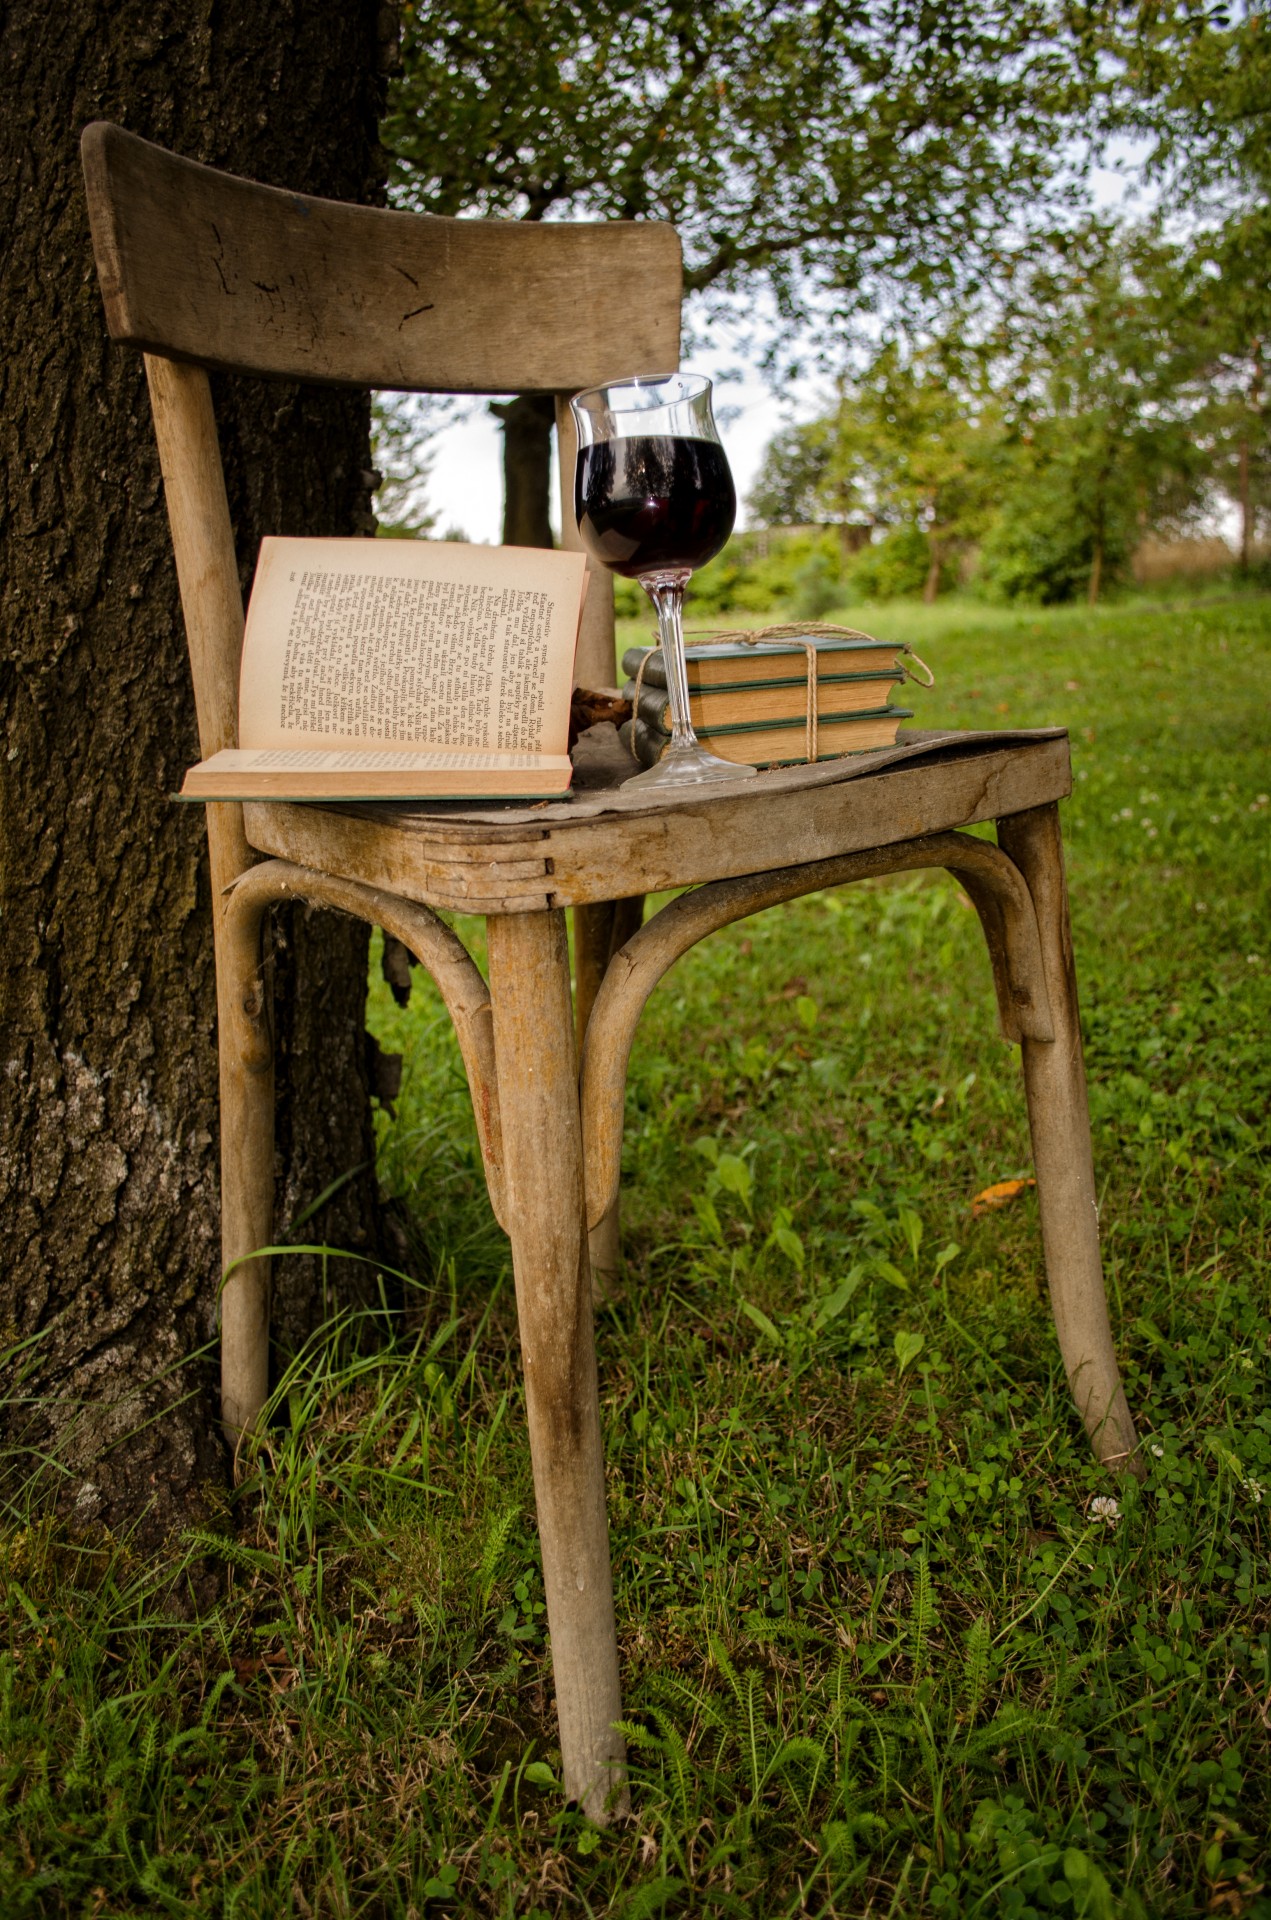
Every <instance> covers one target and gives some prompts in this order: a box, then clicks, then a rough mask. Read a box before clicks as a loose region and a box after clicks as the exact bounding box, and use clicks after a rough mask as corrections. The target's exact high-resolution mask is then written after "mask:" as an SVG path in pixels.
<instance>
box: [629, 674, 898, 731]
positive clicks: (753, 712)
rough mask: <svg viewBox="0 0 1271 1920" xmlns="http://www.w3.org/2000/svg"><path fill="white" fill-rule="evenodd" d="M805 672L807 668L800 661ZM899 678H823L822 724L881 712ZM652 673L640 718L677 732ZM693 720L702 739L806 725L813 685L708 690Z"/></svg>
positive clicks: (694, 706) (694, 702)
mask: <svg viewBox="0 0 1271 1920" xmlns="http://www.w3.org/2000/svg"><path fill="white" fill-rule="evenodd" d="M799 664H800V665H801V666H803V665H805V664H806V663H805V662H804V661H803V660H802V659H800V662H799ZM901 677H902V676H901V675H900V674H899V673H889V672H883V673H840V674H826V673H819V672H818V674H817V679H816V702H817V716H818V719H819V720H824V721H828V720H830V719H833V718H837V717H840V716H842V715H843V714H848V713H869V712H876V711H877V710H878V709H879V708H880V707H883V706H885V705H886V704H887V701H888V700H889V699H890V698H891V689H892V688H893V687H894V686H895V685H896V684H897V682H898V681H899V680H900V679H901ZM650 678H651V675H650V674H649V673H648V671H647V670H646V673H645V676H644V685H643V686H642V687H641V688H640V697H639V701H638V703H637V705H636V711H637V717H638V718H639V719H641V720H643V721H645V723H646V724H647V725H648V726H651V727H660V728H661V729H662V731H663V732H664V733H669V732H670V731H671V703H670V700H669V699H668V698H667V693H666V688H665V687H662V686H650V685H649V681H650ZM622 691H623V694H624V695H625V696H626V698H627V699H628V700H630V701H632V702H635V701H636V683H635V681H634V680H628V681H627V684H626V686H625V687H624V688H623V689H622ZM688 708H689V718H690V719H691V720H692V722H693V727H694V730H695V731H696V732H698V733H701V732H702V730H703V729H704V728H705V729H707V730H709V729H712V728H717V727H743V726H745V727H753V726H759V725H762V724H765V723H766V722H768V721H781V720H789V721H796V720H797V721H799V722H800V723H802V722H804V721H805V720H806V717H807V710H808V681H807V674H806V673H804V674H803V675H802V676H801V678H799V679H798V680H755V681H752V682H751V683H750V685H749V686H743V687H706V688H703V689H702V691H701V692H700V693H694V692H693V691H692V688H691V686H690V690H689V696H688Z"/></svg>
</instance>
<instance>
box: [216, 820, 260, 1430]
mask: <svg viewBox="0 0 1271 1920" xmlns="http://www.w3.org/2000/svg"><path fill="white" fill-rule="evenodd" d="M236 811H237V810H236ZM213 839H214V840H215V834H213ZM216 864H217V863H216V861H215V859H214V860H213V870H214V871H215V868H216ZM218 909H219V910H218V913H217V920H216V1000H217V1013H218V1017H219V1026H220V1069H221V1259H222V1272H223V1274H224V1275H225V1276H226V1277H225V1279H224V1281H223V1283H222V1289H221V1419H222V1423H223V1425H224V1429H225V1437H226V1439H227V1440H228V1442H229V1444H230V1446H231V1447H232V1448H233V1449H234V1450H235V1454H236V1455H237V1449H238V1446H239V1443H240V1441H241V1440H242V1438H243V1436H244V1435H245V1434H248V1433H250V1432H251V1431H252V1429H253V1428H254V1427H255V1425H256V1422H257V1421H258V1419H259V1418H260V1414H261V1410H262V1409H263V1407H264V1405H265V1402H266V1400H267V1399H268V1397H269V1293H270V1263H269V1259H268V1257H267V1256H261V1255H257V1257H256V1258H255V1259H252V1258H250V1257H249V1256H250V1255H252V1254H255V1253H256V1249H257V1248H258V1247H267V1246H269V1245H270V1243H271V1241H272V1239H273V1223H274V1039H273V1022H272V1017H271V1016H272V1007H271V1004H270V990H269V973H268V969H267V968H266V966H265V941H266V939H267V937H268V904H267V902H266V901H264V900H262V901H261V902H260V903H259V904H258V905H255V906H254V910H253V911H250V912H242V911H241V910H240V911H235V912H233V913H230V912H229V911H228V910H227V904H226V903H225V902H224V901H223V899H222V897H221V896H219V895H218Z"/></svg>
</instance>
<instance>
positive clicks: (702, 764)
mask: <svg viewBox="0 0 1271 1920" xmlns="http://www.w3.org/2000/svg"><path fill="white" fill-rule="evenodd" d="M758 771H759V769H758V768H757V767H743V766H738V764H737V762H736V761H735V760H721V759H719V758H718V756H717V755H716V754H713V753H707V751H706V749H705V747H699V746H698V745H697V743H696V741H694V742H693V743H692V745H687V744H686V745H684V746H680V747H675V746H672V747H668V748H667V750H666V752H665V753H664V754H663V755H662V758H661V759H660V760H659V761H657V762H656V764H655V765H653V766H651V767H649V768H648V769H647V771H646V772H644V773H637V774H633V775H632V777H631V779H630V780H624V781H623V783H622V790H623V792H624V793H629V792H630V791H631V789H632V788H633V787H639V788H640V789H641V791H642V792H648V793H658V792H661V791H662V790H663V789H666V788H671V787H704V786H709V785H713V784H714V782H715V781H722V780H753V779H754V777H755V775H756V773H758Z"/></svg>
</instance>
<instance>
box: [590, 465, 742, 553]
mask: <svg viewBox="0 0 1271 1920" xmlns="http://www.w3.org/2000/svg"><path fill="white" fill-rule="evenodd" d="M574 511H575V513H576V514H577V517H578V527H579V531H580V532H581V534H582V536H583V539H584V540H585V541H586V543H587V545H588V547H589V548H590V549H591V551H592V552H593V553H594V554H595V555H596V557H597V559H598V560H602V561H603V562H604V564H605V566H607V567H608V568H609V569H610V570H611V571H612V572H613V573H620V574H623V575H625V576H626V578H627V579H629V580H636V579H638V578H639V577H640V575H641V574H642V573H652V572H654V571H657V570H659V569H661V568H663V567H676V568H678V567H688V568H690V569H693V568H697V567H704V566H705V565H706V562H707V561H708V560H713V559H714V558H715V555H716V554H717V553H719V552H721V551H722V549H723V546H724V543H725V541H726V540H727V539H728V536H729V534H730V533H731V532H732V530H733V521H734V520H735V519H736V517H737V495H736V493H735V491H734V489H733V477H732V475H731V473H730V472H729V471H728V462H727V460H726V459H725V458H724V449H723V448H722V447H721V446H720V444H719V442H718V441H717V440H691V439H688V438H680V437H678V436H675V437H672V436H671V435H669V434H658V435H649V436H644V435H632V436H631V437H630V438H629V439H624V440H599V441H597V442H596V444H595V445H594V446H590V447H584V448H583V450H582V452H581V453H580V454H579V458H578V475H577V480H576V483H575V497H574Z"/></svg>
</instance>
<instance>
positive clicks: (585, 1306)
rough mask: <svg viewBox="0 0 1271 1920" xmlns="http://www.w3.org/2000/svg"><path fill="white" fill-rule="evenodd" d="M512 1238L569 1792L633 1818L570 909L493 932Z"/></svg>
mask: <svg viewBox="0 0 1271 1920" xmlns="http://www.w3.org/2000/svg"><path fill="white" fill-rule="evenodd" d="M487 930H488V939H489V961H490V998H491V1005H492V1011H493V1016H494V1052H495V1070H496V1075H497V1079H498V1088H499V1108H500V1116H501V1121H502V1129H503V1169H504V1181H505V1194H504V1199H505V1207H506V1213H507V1228H508V1235H509V1238H510V1239H511V1242H512V1267H513V1272H514V1275H515V1279H516V1307H517V1316H518V1319H519V1322H520V1329H521V1358H522V1365H523V1368H524V1374H525V1405H526V1414H527V1419H528V1425H529V1434H530V1459H531V1463H532V1466H533V1470H534V1497H535V1502H536V1505H537V1508H538V1530H539V1540H540V1544H541V1547H542V1554H543V1584H544V1588H545V1591H546V1598H547V1624H548V1628H549V1631H550V1633H551V1642H552V1667H553V1672H554V1676H555V1682H556V1708H557V1714H558V1717H559V1721H560V1740H561V1759H562V1770H563V1774H564V1784H565V1791H566V1793H567V1794H568V1796H569V1797H570V1799H572V1800H575V1801H577V1802H578V1803H579V1805H581V1806H582V1808H583V1810H584V1811H585V1812H586V1813H587V1814H588V1815H589V1816H590V1817H591V1818H592V1819H593V1820H597V1821H604V1820H607V1819H609V1818H612V1817H613V1815H614V1814H615V1813H620V1812H625V1811H626V1809H627V1806H628V1804H629V1802H628V1793H627V1785H626V1750H625V1747H624V1744H623V1739H622V1735H621V1734H620V1733H619V1732H617V1730H616V1726H615V1723H616V1721H617V1720H618V1718H619V1715H620V1713H621V1701H620V1697H619V1689H618V1645H617V1635H616V1629H615V1624H614V1611H613V1584H612V1579H611V1575H610V1568H609V1527H608V1521H607V1518H606V1513H605V1463H604V1451H603V1447H602V1443H601V1435H600V1405H599V1390H598V1385H597V1379H596V1349H595V1339H594V1332H593V1327H592V1306H591V1262H590V1259H589V1257H588V1250H587V1217H586V1198H585V1195H584V1192H583V1151H582V1120H581V1114H580V1110H579V1097H578V1064H577V1050H576V1047H575V1042H574V1025H573V1008H572V1005H571V1001H570V991H569V949H568V945H567V942H566V937H565V916H564V913H563V912H560V911H549V912H535V913H516V914H507V915H500V916H498V917H496V918H491V919H490V920H489V921H488V923H487Z"/></svg>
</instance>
